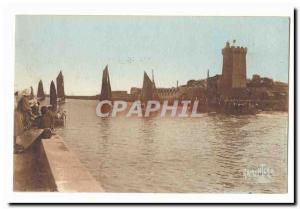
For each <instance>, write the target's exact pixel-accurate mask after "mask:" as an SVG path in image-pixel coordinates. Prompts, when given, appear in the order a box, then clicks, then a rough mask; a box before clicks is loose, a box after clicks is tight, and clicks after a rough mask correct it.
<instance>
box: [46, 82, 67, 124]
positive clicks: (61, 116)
mask: <svg viewBox="0 0 300 209" xmlns="http://www.w3.org/2000/svg"><path fill="white" fill-rule="evenodd" d="M50 105H51V106H52V112H53V114H54V115H55V117H54V127H57V126H64V124H65V120H66V114H65V112H64V111H62V110H57V109H58V108H57V95H56V88H55V84H54V81H51V84H50Z"/></svg>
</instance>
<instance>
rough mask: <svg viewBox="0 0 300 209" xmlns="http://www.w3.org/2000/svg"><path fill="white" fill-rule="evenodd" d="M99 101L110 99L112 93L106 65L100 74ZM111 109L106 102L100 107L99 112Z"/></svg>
mask: <svg viewBox="0 0 300 209" xmlns="http://www.w3.org/2000/svg"><path fill="white" fill-rule="evenodd" d="M99 100H100V101H103V100H108V101H112V93H111V86H110V79H109V74H108V66H107V65H106V66H105V68H104V70H103V74H102V87H101V93H100V97H99ZM110 111H111V106H110V105H108V104H104V105H103V106H102V108H101V112H103V113H107V112H110Z"/></svg>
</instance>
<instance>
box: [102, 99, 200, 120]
mask: <svg viewBox="0 0 300 209" xmlns="http://www.w3.org/2000/svg"><path fill="white" fill-rule="evenodd" d="M198 104H199V101H198V100H196V101H194V102H193V103H192V101H189V100H184V101H180V102H179V101H178V100H175V101H174V102H173V103H172V105H169V102H168V101H167V100H165V101H163V102H162V103H161V102H159V101H157V100H149V101H147V102H146V103H142V102H141V101H140V100H136V101H134V102H133V103H129V102H126V101H113V102H112V101H109V100H103V101H100V102H99V103H98V105H97V107H96V115H97V116H99V117H116V116H117V114H118V113H122V112H123V113H124V112H125V111H127V113H126V112H125V113H126V117H131V116H135V117H136V116H137V117H149V116H150V115H152V114H159V115H160V116H161V117H165V116H166V115H167V113H169V114H170V116H171V117H201V114H199V113H198V112H197V108H198ZM104 107H106V108H104Z"/></svg>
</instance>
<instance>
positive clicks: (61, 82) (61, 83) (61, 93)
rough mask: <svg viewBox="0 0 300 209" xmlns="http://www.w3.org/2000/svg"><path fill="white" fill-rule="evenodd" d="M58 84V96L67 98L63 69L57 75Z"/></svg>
mask: <svg viewBox="0 0 300 209" xmlns="http://www.w3.org/2000/svg"><path fill="white" fill-rule="evenodd" d="M56 86H57V98H60V99H61V100H64V99H65V88H64V76H63V74H62V72H61V71H60V72H59V74H58V76H57V77H56Z"/></svg>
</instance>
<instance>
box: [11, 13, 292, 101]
mask: <svg viewBox="0 0 300 209" xmlns="http://www.w3.org/2000/svg"><path fill="white" fill-rule="evenodd" d="M15 27H16V28H15V84H14V85H15V90H22V89H24V88H29V87H30V86H33V88H34V90H35V93H36V91H37V85H38V82H39V80H42V81H43V84H44V90H45V92H46V93H48V92H49V89H50V82H51V80H55V79H56V76H57V75H58V73H59V71H60V70H62V73H63V75H64V80H65V92H66V94H67V95H96V94H99V93H100V90H101V81H102V70H103V69H104V68H105V66H106V65H108V69H109V75H110V83H111V87H112V90H127V91H129V90H130V88H131V87H142V82H143V72H144V71H146V72H147V73H148V75H149V76H152V75H151V72H152V70H153V72H154V78H155V83H156V86H157V87H174V86H176V81H177V80H178V82H179V85H183V84H186V82H187V81H188V80H191V79H203V78H206V75H207V70H208V69H209V71H210V75H211V76H213V75H215V74H221V73H222V53H221V50H222V48H223V47H224V46H225V43H226V41H230V42H231V43H232V41H233V40H236V43H235V45H236V46H243V47H247V48H248V53H247V57H246V59H247V77H248V78H251V77H252V75H253V74H259V75H261V76H264V77H271V78H273V79H274V80H278V81H283V82H288V67H289V18H288V17H201V16H194V17H192V16H190V17H189V16H186V17H180V16H178V17H176V16H173V17H172V16H168V17H167V16H165V17H162V16H161V17H159V16H58V15H49V16H39V15H17V16H16V26H15Z"/></svg>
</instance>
